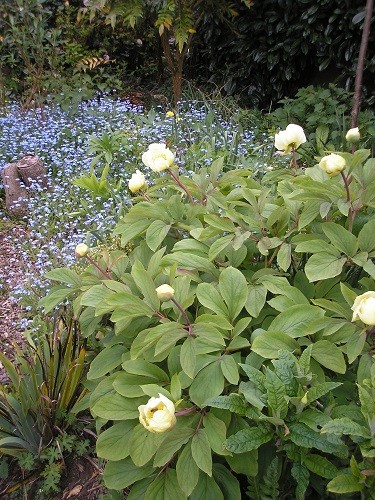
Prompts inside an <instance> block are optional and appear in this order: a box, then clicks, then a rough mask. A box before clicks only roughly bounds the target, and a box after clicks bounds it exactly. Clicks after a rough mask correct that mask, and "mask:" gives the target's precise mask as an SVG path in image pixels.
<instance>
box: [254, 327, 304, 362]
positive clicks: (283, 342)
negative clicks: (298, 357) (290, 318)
mask: <svg viewBox="0 0 375 500" xmlns="http://www.w3.org/2000/svg"><path fill="white" fill-rule="evenodd" d="M252 350H253V351H254V352H256V353H257V354H259V356H262V357H263V358H266V359H274V358H277V357H278V355H279V351H280V350H282V351H284V350H285V351H290V352H294V351H298V350H299V344H298V342H297V341H296V340H294V339H293V338H291V337H290V336H289V335H287V334H286V333H281V332H263V333H261V334H260V335H258V337H256V338H255V339H254V342H253V345H252Z"/></svg>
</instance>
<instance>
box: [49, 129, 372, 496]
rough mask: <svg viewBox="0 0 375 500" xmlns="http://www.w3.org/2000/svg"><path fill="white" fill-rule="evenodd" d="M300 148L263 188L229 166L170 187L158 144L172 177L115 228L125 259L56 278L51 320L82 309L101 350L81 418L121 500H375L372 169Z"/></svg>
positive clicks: (155, 164) (156, 165)
mask: <svg viewBox="0 0 375 500" xmlns="http://www.w3.org/2000/svg"><path fill="white" fill-rule="evenodd" d="M283 137H284V136H283ZM300 137H301V139H300V140H299V143H301V142H303V138H302V135H301V134H300ZM293 144H294V145H293ZM297 145H298V144H297ZM295 147H296V143H295V141H294V139H291V145H290V148H291V150H292V165H293V166H294V168H293V169H285V168H284V167H280V168H278V169H275V170H273V171H270V172H268V173H266V174H265V175H264V176H261V178H259V175H258V174H257V173H256V172H253V171H251V170H246V169H237V170H229V171H225V163H224V158H217V159H216V160H215V161H214V162H213V163H212V164H211V165H210V167H209V168H202V169H200V170H198V171H196V172H195V173H193V174H192V175H191V176H190V177H188V176H179V175H178V172H177V170H176V169H175V168H174V167H173V165H171V155H170V153H169V152H167V151H166V148H165V145H162V144H158V145H153V146H152V147H150V148H149V150H148V152H147V153H145V154H144V155H143V157H142V158H143V161H144V163H145V164H146V165H148V166H149V167H150V168H151V169H152V170H153V171H154V172H160V171H164V174H162V175H160V177H158V178H157V179H156V180H155V182H154V184H153V185H152V186H150V187H149V188H148V189H147V191H144V188H143V187H142V188H140V191H139V192H138V196H135V197H134V204H133V206H131V207H130V208H129V210H128V211H127V213H126V214H125V215H124V216H123V217H122V218H121V219H120V220H119V222H118V225H117V227H116V229H115V231H114V235H115V236H116V237H118V236H119V237H120V238H121V247H122V249H117V250H114V251H104V252H102V254H101V255H98V254H96V256H95V258H93V256H92V255H91V251H90V250H89V249H88V248H86V247H85V251H84V252H80V255H81V258H86V259H88V261H89V263H90V265H89V267H88V268H87V269H86V270H85V271H83V272H82V273H76V272H73V271H70V270H66V269H57V270H55V271H53V272H52V273H49V275H48V276H49V277H50V278H51V279H53V280H55V281H57V282H58V283H59V284H58V285H56V286H55V287H54V288H53V289H52V291H51V294H50V295H49V296H47V297H45V298H44V299H43V300H42V305H43V306H44V307H45V309H46V310H47V311H51V310H52V309H53V308H54V307H55V305H56V304H57V303H58V302H59V301H61V300H63V299H65V298H66V297H70V298H71V299H74V311H75V314H76V315H77V317H78V316H79V318H80V323H81V329H82V332H83V335H84V336H87V337H89V336H92V335H95V336H96V337H97V338H101V339H102V346H103V348H102V350H101V352H100V353H99V354H98V355H97V356H96V357H95V358H94V359H93V361H92V362H91V364H90V369H89V371H88V374H87V379H88V380H87V387H88V388H89V394H88V395H87V396H86V397H85V398H84V399H83V400H82V401H81V403H80V404H79V405H78V407H77V408H76V409H82V408H87V407H89V408H90V410H91V412H92V414H93V415H94V416H95V417H96V419H97V430H98V432H99V437H98V441H97V454H98V456H99V457H101V458H103V459H105V460H106V461H107V463H106V466H105V470H104V480H105V483H106V486H107V487H108V488H110V489H114V490H122V489H124V488H128V487H131V490H130V493H129V495H128V498H129V500H132V499H135V498H137V499H138V498H144V499H145V500H148V499H153V500H154V499H158V498H164V499H173V498H181V499H183V498H189V499H192V500H195V499H198V498H215V499H223V500H224V499H227V498H231V499H240V498H243V494H245V491H247V494H248V496H249V497H250V498H259V499H261V498H275V499H276V498H280V497H281V496H283V497H287V496H289V497H292V498H296V499H303V498H305V497H306V496H310V497H311V498H316V497H317V496H318V497H319V498H325V497H329V495H330V494H332V493H333V494H346V493H348V494H352V493H355V492H362V493H361V494H363V495H367V497H368V498H372V496H373V489H374V472H375V471H374V464H373V457H374V450H375V447H374V444H375V442H374V436H375V402H374V401H375V399H374V395H375V383H374V376H375V363H374V356H373V348H374V332H375V327H374V326H373V325H375V308H374V300H375V291H374V290H375V267H374V263H373V259H374V257H375V221H374V208H375V203H374V199H375V168H374V167H375V160H374V159H373V158H369V151H367V150H364V149H359V150H357V151H356V152H354V153H347V152H344V153H332V154H331V155H329V157H327V156H326V157H324V158H323V159H322V160H321V161H320V163H319V165H311V166H308V167H306V168H304V169H301V168H298V157H297V154H296V151H295ZM285 149H287V148H285ZM327 172H330V173H329V174H327ZM130 243H131V245H132V246H131V247H129V246H127V245H129V244H130ZM126 246H127V249H126V251H125V250H123V249H124V248H125V247H126ZM87 251H88V253H87ZM353 313H354V314H353ZM244 476H245V477H246V478H247V482H248V484H245V485H244V484H243V482H241V478H243V477H244Z"/></svg>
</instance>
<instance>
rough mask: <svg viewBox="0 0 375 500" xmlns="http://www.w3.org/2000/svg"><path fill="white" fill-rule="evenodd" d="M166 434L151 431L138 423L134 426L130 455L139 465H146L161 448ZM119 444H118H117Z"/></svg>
mask: <svg viewBox="0 0 375 500" xmlns="http://www.w3.org/2000/svg"><path fill="white" fill-rule="evenodd" d="M164 438H165V436H164V435H163V434H162V433H154V432H150V431H148V430H147V429H145V428H144V427H143V425H141V424H138V425H136V426H135V427H134V428H133V431H132V433H131V435H130V440H129V445H128V446H129V451H130V457H131V459H132V460H133V462H134V464H135V465H137V466H138V467H142V466H143V465H146V464H147V462H148V461H149V460H151V458H152V457H153V456H154V455H155V453H156V452H157V450H158V449H159V447H160V445H161V443H162V441H163V440H164ZM116 446H118V444H116Z"/></svg>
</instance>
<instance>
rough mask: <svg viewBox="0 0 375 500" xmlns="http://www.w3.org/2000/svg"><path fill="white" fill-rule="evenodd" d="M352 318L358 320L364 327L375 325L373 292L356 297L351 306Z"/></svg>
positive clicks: (374, 294)
mask: <svg viewBox="0 0 375 500" xmlns="http://www.w3.org/2000/svg"><path fill="white" fill-rule="evenodd" d="M352 311H353V318H352V321H356V320H357V319H358V318H359V319H360V320H361V321H363V323H365V325H370V326H374V325H375V292H365V293H363V294H362V295H358V297H356V299H355V301H354V304H353V305H352Z"/></svg>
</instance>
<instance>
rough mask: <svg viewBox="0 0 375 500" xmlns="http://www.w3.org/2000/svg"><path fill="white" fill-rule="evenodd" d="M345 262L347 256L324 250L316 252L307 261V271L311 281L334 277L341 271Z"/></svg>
mask: <svg viewBox="0 0 375 500" xmlns="http://www.w3.org/2000/svg"><path fill="white" fill-rule="evenodd" d="M345 262H346V257H336V256H335V255H331V254H329V253H324V252H320V253H316V254H314V255H312V256H311V257H310V258H309V260H308V261H307V263H306V266H305V273H306V276H307V278H308V280H309V281H310V282H314V281H319V280H325V279H328V278H334V277H335V276H338V275H339V274H340V273H341V271H342V268H343V267H344V264H345Z"/></svg>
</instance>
